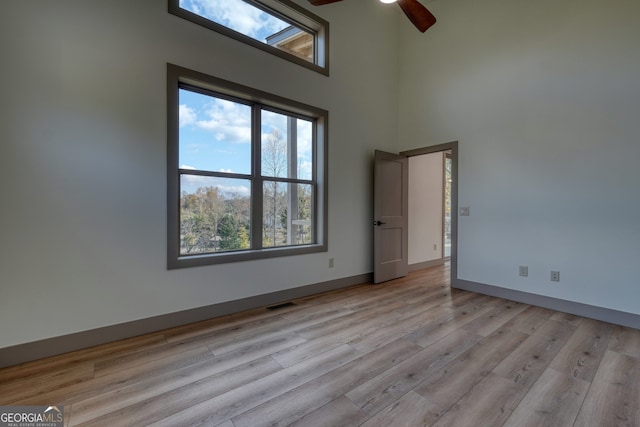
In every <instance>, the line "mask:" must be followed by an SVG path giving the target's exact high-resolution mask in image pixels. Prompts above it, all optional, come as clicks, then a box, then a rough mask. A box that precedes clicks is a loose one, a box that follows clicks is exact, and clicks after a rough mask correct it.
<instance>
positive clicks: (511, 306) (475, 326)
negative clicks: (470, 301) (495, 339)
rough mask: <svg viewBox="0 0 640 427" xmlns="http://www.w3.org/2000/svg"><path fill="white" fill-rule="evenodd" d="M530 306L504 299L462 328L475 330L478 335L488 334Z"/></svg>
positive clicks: (470, 330)
mask: <svg viewBox="0 0 640 427" xmlns="http://www.w3.org/2000/svg"><path fill="white" fill-rule="evenodd" d="M527 307H529V306H528V305H526V304H520V303H517V302H513V301H507V300H504V301H503V302H502V304H499V305H498V306H497V307H495V308H494V309H493V310H491V311H489V312H486V313H484V314H482V315H481V316H478V317H476V318H475V319H474V321H473V322H468V323H467V324H466V325H464V326H463V327H462V328H463V329H464V330H466V331H469V332H473V333H475V334H478V335H482V336H485V337H486V336H488V335H490V334H492V333H493V332H494V331H496V330H497V329H498V328H500V327H501V326H502V325H504V324H505V323H507V322H508V321H510V320H511V319H513V318H514V317H515V316H517V315H518V314H520V313H522V312H523V311H524V310H526V309H527Z"/></svg>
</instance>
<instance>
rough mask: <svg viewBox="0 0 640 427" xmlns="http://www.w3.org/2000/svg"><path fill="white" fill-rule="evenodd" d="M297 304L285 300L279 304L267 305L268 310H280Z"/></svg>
mask: <svg viewBox="0 0 640 427" xmlns="http://www.w3.org/2000/svg"><path fill="white" fill-rule="evenodd" d="M294 305H295V304H294V303H292V302H291V301H289V302H284V303H282V304H277V305H272V306H271V307H267V310H271V311H273V310H280V309H282V308H287V307H293V306H294Z"/></svg>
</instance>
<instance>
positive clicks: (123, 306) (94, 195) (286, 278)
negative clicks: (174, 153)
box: [0, 0, 398, 348]
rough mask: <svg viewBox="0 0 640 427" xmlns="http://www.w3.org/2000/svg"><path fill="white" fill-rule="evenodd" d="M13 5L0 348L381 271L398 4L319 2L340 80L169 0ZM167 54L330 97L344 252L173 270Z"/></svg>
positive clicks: (7, 36) (0, 48)
mask: <svg viewBox="0 0 640 427" xmlns="http://www.w3.org/2000/svg"><path fill="white" fill-rule="evenodd" d="M299 3H300V4H301V5H304V6H305V7H310V6H309V5H308V3H307V2H306V1H302V0H300V1H299ZM2 9H3V10H2V14H0V52H2V67H0V81H1V82H2V89H3V90H2V96H1V97H0V111H2V115H0V182H2V186H1V187H0V200H1V202H0V236H1V239H0V293H1V295H0V325H2V327H1V333H0V348H2V347H7V346H12V345H16V344H21V343H25V342H30V341H35V340H39V339H44V338H49V337H55V336H59V335H64V334H69V333H73V332H77V331H83V330H88V329H92V328H97V327H101V326H108V325H113V324H118V323H122V322H127V321H132V320H136V319H141V318H147V317H150V316H156V315H161V314H164V313H171V312H176V311H180V310H185V309H189V308H194V307H201V306H207V305H210V304H216V303H220V302H225V301H231V300H235V299H240V298H244V297H248V296H253V295H259V294H263V293H269V292H274V291H278V290H283V289H289V288H293V287H297V286H302V285H306V284H311V283H318V282H323V281H327V280H331V279H337V278H342V277H349V276H353V275H358V274H362V273H368V272H370V271H371V269H372V262H371V240H372V238H371V225H370V221H371V205H372V202H371V186H372V172H371V166H372V163H371V162H372V156H373V150H374V149H375V148H378V149H385V150H395V149H396V146H395V142H394V141H395V139H396V138H395V137H396V118H395V117H396V115H395V112H396V105H397V84H396V81H397V78H396V77H397V63H398V62H397V37H396V34H397V20H396V19H395V18H394V16H391V15H390V14H388V13H387V10H386V9H383V8H382V7H381V6H380V5H378V4H377V3H371V4H364V3H363V4H358V2H344V3H336V4H333V5H327V6H324V7H323V8H314V12H315V13H317V14H319V15H321V16H323V17H325V18H326V19H328V20H329V21H330V22H331V57H330V58H331V76H330V77H326V76H323V75H320V74H318V73H314V72H312V71H309V70H307V69H305V68H302V67H299V66H296V65H294V64H292V63H289V62H287V61H283V60H281V59H279V58H276V57H273V56H271V55H269V54H266V53H263V52H259V51H256V50H255V49H254V48H251V47H249V46H247V45H244V44H242V43H240V42H237V41H235V40H232V39H230V38H227V37H224V36H221V35H218V34H216V33H213V32H211V31H209V30H207V29H204V28H201V27H198V26H196V25H194V24H192V23H190V22H187V21H185V20H182V19H180V18H177V17H175V16H173V15H170V14H168V12H167V2H166V0H136V1H128V0H117V1H116V0H110V1H99V0H84V1H73V0H57V1H55V2H52V1H45V0H30V1H22V2H8V3H6V4H3V8H2ZM356 12H357V13H358V14H359V16H360V19H357V20H353V19H351V18H350V17H353V16H355V14H356ZM371 45H374V46H376V50H375V55H371V54H370V50H368V49H364V48H363V47H364V46H371ZM167 62H171V63H174V64H177V65H181V66H184V67H188V68H192V69H195V70H197V71H201V72H204V73H208V74H211V75H215V76H217V77H221V78H224V79H228V80H232V81H235V82H238V83H240V84H243V85H248V86H251V87H254V88H256V89H259V90H264V91H268V92H272V93H274V94H278V95H281V96H284V97H288V98H291V99H294V100H297V101H301V102H304V103H308V104H312V105H316V106H318V107H321V108H325V109H327V110H329V111H330V118H329V120H330V121H329V132H330V133H329V136H330V140H329V169H330V173H329V183H328V184H329V191H330V195H329V252H328V253H322V254H313V255H304V256H296V257H290V258H286V259H272V260H262V261H255V262H246V263H235V264H228V265H218V266H211V267H199V268H190V269H182V270H173V271H167V269H166V195H165V194H166V176H165V167H166V166H165V165H166V63H167ZM373 88H375V90H374V89H373ZM330 257H331V258H335V268H332V269H329V268H328V258H330Z"/></svg>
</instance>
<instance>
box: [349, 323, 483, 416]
mask: <svg viewBox="0 0 640 427" xmlns="http://www.w3.org/2000/svg"><path fill="white" fill-rule="evenodd" d="M480 339H482V337H481V336H479V335H475V334H471V333H469V332H467V331H462V330H459V331H455V332H452V333H451V334H449V335H447V336H446V337H444V338H442V339H441V340H440V341H438V342H436V343H434V344H432V345H430V346H429V347H427V348H425V349H423V350H421V351H419V352H418V353H416V354H415V355H413V356H412V357H410V358H409V359H407V360H405V361H404V362H402V363H398V364H396V365H395V366H393V367H392V368H390V369H388V370H386V371H385V372H383V373H381V374H379V375H377V376H375V377H374V378H372V379H371V380H369V381H366V382H364V383H363V384H361V385H360V386H358V387H356V388H354V389H353V390H351V391H349V392H348V393H347V394H346V396H347V397H348V398H349V399H350V400H351V401H352V402H354V403H355V404H356V405H357V406H358V407H360V408H361V409H362V410H363V411H365V412H366V413H368V414H375V413H377V412H378V411H380V410H382V409H383V408H385V407H387V406H388V405H390V404H392V403H393V402H394V401H395V400H397V399H399V398H401V397H402V396H403V395H405V394H406V393H407V392H409V391H411V390H412V389H413V388H414V387H416V386H417V385H418V384H420V383H421V382H422V381H424V380H425V379H427V378H428V377H430V376H431V375H433V374H434V373H436V372H437V371H438V369H440V368H442V367H443V366H445V365H446V364H447V363H449V362H450V361H452V360H453V359H455V358H456V357H458V356H459V355H460V354H462V353H463V352H465V351H467V350H468V349H469V348H471V347H472V346H473V345H475V344H476V343H477V342H478V341H479V340H480Z"/></svg>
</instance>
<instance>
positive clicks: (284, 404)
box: [232, 339, 422, 427]
mask: <svg viewBox="0 0 640 427" xmlns="http://www.w3.org/2000/svg"><path fill="white" fill-rule="evenodd" d="M420 350H422V348H421V347H419V346H417V345H415V344H413V343H411V342H409V341H405V340H402V339H400V340H396V341H393V342H390V343H388V344H387V345H385V346H382V347H380V348H378V349H376V350H374V351H371V352H369V353H366V354H363V355H362V356H360V357H358V358H357V359H355V360H353V361H351V362H349V363H347V364H345V365H343V366H340V367H338V368H336V369H334V370H332V371H331V372H327V373H326V374H324V375H321V376H319V377H317V378H314V379H313V380H311V381H309V382H307V383H305V384H303V385H301V386H299V387H296V388H295V389H292V390H290V391H288V392H286V393H283V394H281V395H279V396H277V397H275V398H273V399H271V400H269V401H267V402H265V403H263V404H261V405H259V406H257V407H255V408H252V409H250V410H248V411H246V412H244V413H242V414H240V415H238V416H236V417H233V418H232V421H233V423H234V424H235V425H236V427H254V426H256V425H269V426H273V427H276V426H287V425H289V424H291V423H292V422H294V421H295V420H297V419H300V418H302V417H304V416H305V415H307V414H309V413H310V412H312V411H313V410H316V409H318V408H320V407H322V406H324V405H326V404H327V403H329V402H331V401H333V400H335V399H337V398H339V397H340V396H343V395H344V394H345V393H347V392H348V391H349V390H351V389H353V388H355V387H357V386H358V385H360V384H362V383H363V382H365V381H367V380H369V379H371V378H373V377H375V376H376V375H378V374H380V373H382V372H384V371H386V370H387V369H390V368H391V367H393V366H394V365H396V364H398V363H401V362H402V361H404V360H406V359H408V358H409V357H411V356H412V355H414V354H416V353H417V352H418V351H420Z"/></svg>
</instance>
